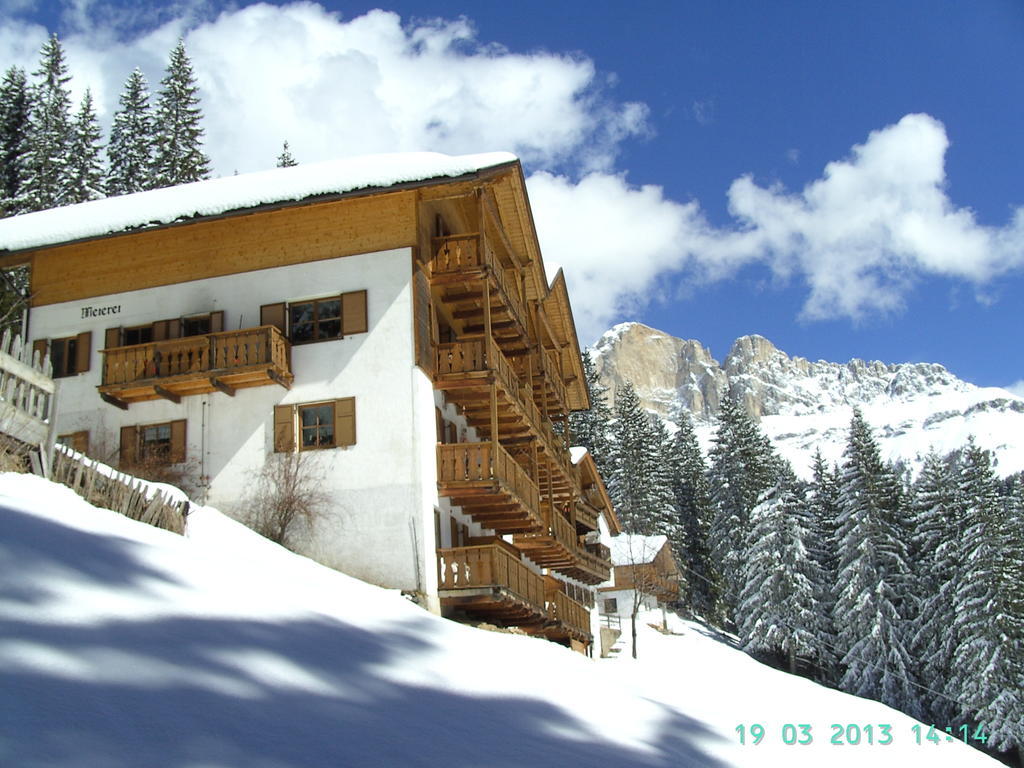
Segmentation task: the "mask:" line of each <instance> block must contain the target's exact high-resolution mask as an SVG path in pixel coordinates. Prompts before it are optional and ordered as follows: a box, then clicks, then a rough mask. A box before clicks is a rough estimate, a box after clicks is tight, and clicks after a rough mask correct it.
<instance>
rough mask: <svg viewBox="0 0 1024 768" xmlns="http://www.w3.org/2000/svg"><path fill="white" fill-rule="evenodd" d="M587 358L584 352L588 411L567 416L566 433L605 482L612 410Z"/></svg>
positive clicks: (609, 448) (587, 353) (608, 468)
mask: <svg viewBox="0 0 1024 768" xmlns="http://www.w3.org/2000/svg"><path fill="white" fill-rule="evenodd" d="M590 355H591V353H590V350H589V349H587V350H584V352H583V374H584V381H585V383H586V386H587V395H588V396H589V398H590V408H588V409H587V410H585V411H572V412H571V413H570V414H569V432H570V434H571V435H572V441H573V443H575V444H576V445H582V446H583V447H585V448H586V449H587V450H588V451H590V455H591V456H593V457H594V463H595V464H597V469H598V471H599V472H600V473H601V477H602V478H604V479H605V480H607V479H608V477H609V475H610V471H611V466H610V463H611V453H612V451H611V442H610V441H609V439H608V435H609V434H610V433H611V423H612V410H611V408H610V407H609V406H608V388H607V387H605V386H604V385H602V384H601V381H600V380H599V379H598V376H597V368H596V367H595V366H594V360H593V358H592V357H591V356H590Z"/></svg>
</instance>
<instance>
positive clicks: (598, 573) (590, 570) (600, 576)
mask: <svg viewBox="0 0 1024 768" xmlns="http://www.w3.org/2000/svg"><path fill="white" fill-rule="evenodd" d="M574 554H575V556H576V557H575V561H574V563H573V565H571V566H569V567H568V568H561V569H559V570H561V571H562V573H564V574H566V575H567V576H571V577H572V578H574V579H576V580H577V581H582V582H583V583H584V584H600V583H601V582H602V581H608V579H610V578H611V577H612V563H611V559H612V556H611V552H610V551H609V550H608V547H606V546H604V545H603V544H586V545H584V544H582V543H581V544H580V545H578V546H577V547H576V550H575V553H574Z"/></svg>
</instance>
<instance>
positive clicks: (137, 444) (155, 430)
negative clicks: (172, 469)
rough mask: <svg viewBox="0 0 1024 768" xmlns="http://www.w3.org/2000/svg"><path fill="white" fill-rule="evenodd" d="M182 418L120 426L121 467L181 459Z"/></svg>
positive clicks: (183, 433) (183, 454)
mask: <svg viewBox="0 0 1024 768" xmlns="http://www.w3.org/2000/svg"><path fill="white" fill-rule="evenodd" d="M185 426H186V421H185V419H178V420H177V421H166V422H162V423H159V424H140V425H135V426H129V427H121V454H120V458H121V466H122V467H127V466H132V465H135V464H146V465H165V464H180V463H181V462H183V461H185Z"/></svg>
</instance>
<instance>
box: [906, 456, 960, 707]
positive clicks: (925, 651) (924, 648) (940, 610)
mask: <svg viewBox="0 0 1024 768" xmlns="http://www.w3.org/2000/svg"><path fill="white" fill-rule="evenodd" d="M957 496H958V494H957V483H956V480H955V477H954V474H953V470H952V467H951V466H950V462H949V461H947V460H944V459H942V458H940V457H939V456H938V455H936V454H935V453H930V454H928V456H926V457H925V460H924V464H923V466H922V467H921V472H920V474H919V475H918V478H917V481H916V482H915V483H914V486H913V493H912V497H911V513H910V514H911V519H912V520H913V528H914V537H913V540H912V543H913V550H914V556H913V563H912V565H913V569H914V592H915V597H916V598H917V600H918V601H919V603H920V609H919V610H918V612H917V618H916V620H915V622H914V641H913V646H912V651H913V654H914V656H915V657H916V658H917V659H920V669H919V675H920V678H921V682H922V683H923V684H924V685H925V686H927V687H928V688H931V689H933V690H936V691H940V692H941V691H945V690H946V687H947V682H948V680H949V676H950V674H951V673H952V671H953V654H954V652H955V651H956V646H957V634H956V630H955V609H954V605H955V600H954V598H955V593H956V589H957V584H958V582H959V580H960V572H961V564H960V558H959V555H960V553H959V539H960V512H959V504H958V498H957ZM922 701H923V703H924V705H925V712H924V714H925V715H927V716H928V718H929V720H930V721H931V722H935V723H952V722H954V718H955V717H956V716H957V715H958V712H957V706H956V704H955V701H954V700H952V699H949V698H944V697H942V696H932V695H929V696H924V697H922Z"/></svg>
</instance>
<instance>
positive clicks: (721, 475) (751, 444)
mask: <svg viewBox="0 0 1024 768" xmlns="http://www.w3.org/2000/svg"><path fill="white" fill-rule="evenodd" d="M718 419H719V422H718V429H717V431H716V433H715V438H714V445H713V446H712V448H711V470H710V472H709V473H708V480H709V484H710V487H711V500H712V503H713V506H714V517H713V519H712V522H711V528H710V531H709V536H708V544H709V547H710V549H711V557H712V561H713V562H714V564H715V567H716V568H718V571H719V573H721V575H722V584H723V587H724V591H723V595H722V598H723V603H724V605H725V608H726V612H727V613H731V612H732V610H733V609H735V607H736V605H735V603H736V599H737V597H738V596H739V593H740V590H741V589H742V588H743V574H742V558H743V552H744V549H745V546H746V540H747V533H748V531H749V522H750V512H751V510H753V508H754V507H755V506H757V504H758V502H759V499H760V496H761V494H762V493H764V492H765V491H766V490H768V489H769V488H771V487H772V486H774V485H775V484H776V483H777V482H778V478H779V468H780V463H779V459H778V457H777V456H776V454H775V451H774V449H773V448H772V446H771V443H770V442H769V441H768V438H767V437H766V436H765V435H764V433H763V432H761V430H760V428H759V427H758V426H757V425H756V424H755V423H754V421H753V420H752V419H751V418H750V416H749V415H748V414H747V412H746V411H745V410H744V409H743V407H742V406H740V405H738V404H737V403H735V402H733V401H732V400H731V399H729V398H728V397H723V398H722V403H721V408H720V410H719V414H718Z"/></svg>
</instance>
